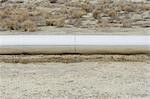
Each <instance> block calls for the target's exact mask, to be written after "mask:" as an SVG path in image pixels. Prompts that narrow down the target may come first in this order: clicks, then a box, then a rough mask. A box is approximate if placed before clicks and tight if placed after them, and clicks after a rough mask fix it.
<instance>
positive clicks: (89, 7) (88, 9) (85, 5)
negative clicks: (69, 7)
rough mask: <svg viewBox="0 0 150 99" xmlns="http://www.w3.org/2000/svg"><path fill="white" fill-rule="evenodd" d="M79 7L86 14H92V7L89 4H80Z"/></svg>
mask: <svg viewBox="0 0 150 99" xmlns="http://www.w3.org/2000/svg"><path fill="white" fill-rule="evenodd" d="M81 7H82V9H83V10H85V11H86V12H92V10H93V5H92V4H91V3H89V2H85V3H84V4H82V6H81Z"/></svg>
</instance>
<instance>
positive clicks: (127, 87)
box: [0, 61, 150, 99]
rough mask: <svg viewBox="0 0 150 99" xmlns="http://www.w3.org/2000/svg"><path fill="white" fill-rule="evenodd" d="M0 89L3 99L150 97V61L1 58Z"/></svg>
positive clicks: (118, 98) (114, 98)
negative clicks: (9, 60)
mask: <svg viewBox="0 0 150 99" xmlns="http://www.w3.org/2000/svg"><path fill="white" fill-rule="evenodd" d="M0 90H1V91H0V99H150V62H148V61H141V62H136V61H134V62H132V61H113V62H112V61H97V62H90V61H89V62H78V63H53V62H47V63H28V64H22V63H4V62H1V63H0Z"/></svg>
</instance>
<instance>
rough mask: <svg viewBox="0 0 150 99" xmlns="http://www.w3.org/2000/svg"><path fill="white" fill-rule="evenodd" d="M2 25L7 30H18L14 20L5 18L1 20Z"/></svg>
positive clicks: (17, 24)
mask: <svg viewBox="0 0 150 99" xmlns="http://www.w3.org/2000/svg"><path fill="white" fill-rule="evenodd" d="M2 23H3V24H2V27H3V28H5V29H8V30H18V29H19V23H18V22H17V21H16V20H11V19H5V20H3V22H2Z"/></svg>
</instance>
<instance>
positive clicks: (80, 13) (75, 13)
mask: <svg viewBox="0 0 150 99" xmlns="http://www.w3.org/2000/svg"><path fill="white" fill-rule="evenodd" d="M86 14H87V13H86V12H85V11H84V10H81V9H76V10H72V14H71V15H72V18H81V17H82V16H83V15H86Z"/></svg>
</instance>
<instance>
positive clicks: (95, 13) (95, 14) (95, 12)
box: [92, 9, 101, 19]
mask: <svg viewBox="0 0 150 99" xmlns="http://www.w3.org/2000/svg"><path fill="white" fill-rule="evenodd" d="M92 14H93V17H94V18H95V19H98V18H100V15H101V11H100V10H97V9H96V10H94V11H93V13H92Z"/></svg>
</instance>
